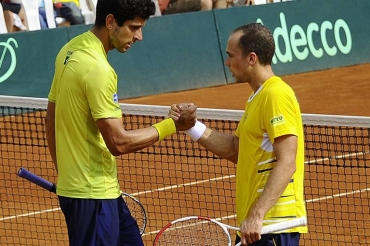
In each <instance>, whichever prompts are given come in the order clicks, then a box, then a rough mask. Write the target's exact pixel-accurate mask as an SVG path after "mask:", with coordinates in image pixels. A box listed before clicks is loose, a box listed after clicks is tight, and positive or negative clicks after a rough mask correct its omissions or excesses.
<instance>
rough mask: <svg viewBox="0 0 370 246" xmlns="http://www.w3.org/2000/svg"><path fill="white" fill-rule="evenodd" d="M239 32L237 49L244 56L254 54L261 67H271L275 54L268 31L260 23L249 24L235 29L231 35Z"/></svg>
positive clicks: (273, 44) (272, 41)
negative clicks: (239, 49)
mask: <svg viewBox="0 0 370 246" xmlns="http://www.w3.org/2000/svg"><path fill="white" fill-rule="evenodd" d="M239 31H241V32H242V33H243V34H242V35H241V36H240V39H239V47H240V48H241V49H242V51H243V54H244V55H248V54H249V53H250V52H254V53H256V55H257V56H258V59H259V61H260V63H261V64H262V65H271V63H272V57H273V56H274V53H275V41H274V37H273V36H272V33H271V32H270V30H269V29H268V28H267V27H265V26H264V25H262V24H260V23H251V24H248V25H244V26H241V27H238V28H236V29H235V30H234V31H233V33H235V32H239Z"/></svg>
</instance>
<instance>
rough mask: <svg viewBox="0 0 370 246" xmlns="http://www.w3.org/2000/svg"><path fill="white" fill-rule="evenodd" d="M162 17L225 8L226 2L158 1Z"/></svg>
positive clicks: (199, 0) (207, 0) (212, 0)
mask: <svg viewBox="0 0 370 246" xmlns="http://www.w3.org/2000/svg"><path fill="white" fill-rule="evenodd" d="M158 2H159V6H160V9H161V10H162V14H163V15H168V14H179V13H186V12H195V11H203V10H212V9H220V8H226V7H227V3H226V0H158Z"/></svg>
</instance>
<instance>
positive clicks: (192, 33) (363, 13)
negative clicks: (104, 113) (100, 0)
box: [0, 0, 370, 99]
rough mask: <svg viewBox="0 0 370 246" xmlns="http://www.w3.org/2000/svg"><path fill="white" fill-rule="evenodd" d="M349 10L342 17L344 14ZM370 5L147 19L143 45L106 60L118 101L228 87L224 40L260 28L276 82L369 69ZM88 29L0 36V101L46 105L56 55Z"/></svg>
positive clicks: (310, 4) (316, 3)
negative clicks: (254, 25) (20, 99)
mask: <svg viewBox="0 0 370 246" xmlns="http://www.w3.org/2000/svg"><path fill="white" fill-rule="evenodd" d="M349 10H350V11H349ZM369 13H370V1H368V0H356V1H345V0H325V1H322V0H297V1H291V2H284V3H275V4H266V5H258V6H246V7H239V8H231V9H220V10H214V11H205V12H193V13H185V14H178V15H167V16H161V17H153V18H151V19H150V20H149V21H148V23H147V25H146V26H145V27H144V30H143V33H144V40H143V41H141V42H137V43H135V44H134V45H133V47H132V48H131V49H130V50H129V51H128V52H126V53H125V54H120V53H118V52H117V51H112V52H110V53H109V55H108V59H109V61H110V63H111V64H112V66H113V67H114V68H115V70H116V72H117V74H118V78H119V82H118V83H119V92H118V93H119V98H120V99H122V98H131V97H138V96H145V95H151V94H157V93H164V92H173V91H181V90H188V89H195V88H200V87H208V86H215V85H224V84H228V83H233V78H232V77H231V75H230V73H229V72H228V69H227V68H225V67H224V64H223V63H224V60H225V55H226V54H225V48H226V42H227V39H228V36H229V34H230V32H231V31H232V30H233V29H234V28H236V27H238V26H240V25H243V24H246V23H250V22H262V23H264V25H266V26H267V27H269V28H270V29H271V31H272V32H273V34H274V37H275V41H276V44H277V46H276V53H275V57H274V64H273V68H274V71H275V72H276V73H277V74H278V75H286V74H294V73H301V72H307V71H314V70H322V69H328V68H333V67H340V66H348V65H355V64H361V63H368V62H370V47H369V40H370V25H369V24H368V23H370V14H369ZM89 28H91V25H88V26H85V25H82V26H72V27H61V28H56V29H51V30H40V31H33V32H22V33H11V34H2V35H0V94H2V95H15V96H31V97H47V94H48V91H49V88H50V84H51V80H52V78H53V72H54V59H55V56H56V54H57V53H58V51H59V49H60V48H61V47H62V46H63V45H64V44H65V43H66V42H67V41H68V40H70V39H71V38H73V37H75V36H76V35H78V34H80V33H82V32H84V31H87V30H89Z"/></svg>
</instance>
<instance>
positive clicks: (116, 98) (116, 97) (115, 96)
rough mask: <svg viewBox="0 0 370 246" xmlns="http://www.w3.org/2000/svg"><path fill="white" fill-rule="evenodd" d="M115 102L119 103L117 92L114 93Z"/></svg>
mask: <svg viewBox="0 0 370 246" xmlns="http://www.w3.org/2000/svg"><path fill="white" fill-rule="evenodd" d="M113 102H114V103H118V95H117V93H116V94H113Z"/></svg>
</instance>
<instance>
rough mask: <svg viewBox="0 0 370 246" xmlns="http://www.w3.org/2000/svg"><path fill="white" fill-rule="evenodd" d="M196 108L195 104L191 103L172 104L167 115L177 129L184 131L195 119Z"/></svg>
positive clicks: (192, 124)
mask: <svg viewBox="0 0 370 246" xmlns="http://www.w3.org/2000/svg"><path fill="white" fill-rule="evenodd" d="M196 110H197V106H196V105H194V104H193V103H181V104H172V105H171V108H170V110H169V112H168V117H170V118H172V119H173V120H174V122H175V126H176V129H177V131H186V130H189V129H190V128H192V127H193V126H194V125H195V122H196V121H197V113H196Z"/></svg>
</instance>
